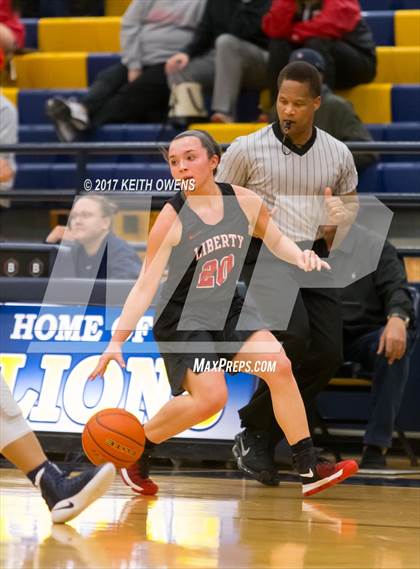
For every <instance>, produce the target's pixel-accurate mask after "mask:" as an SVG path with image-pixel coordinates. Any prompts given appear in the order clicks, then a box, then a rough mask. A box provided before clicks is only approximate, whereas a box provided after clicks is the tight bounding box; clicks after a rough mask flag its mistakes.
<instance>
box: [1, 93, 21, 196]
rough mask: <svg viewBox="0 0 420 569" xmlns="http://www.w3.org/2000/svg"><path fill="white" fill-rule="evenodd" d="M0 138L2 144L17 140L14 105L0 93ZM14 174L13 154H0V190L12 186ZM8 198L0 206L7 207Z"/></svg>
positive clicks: (13, 142)
mask: <svg viewBox="0 0 420 569" xmlns="http://www.w3.org/2000/svg"><path fill="white" fill-rule="evenodd" d="M0 140H1V142H2V144H16V143H17V140H18V114H17V110H16V107H15V106H14V105H13V104H12V103H11V102H10V101H9V99H7V98H6V97H4V96H3V95H1V94H0ZM15 175H16V162H15V156H14V154H0V191H6V192H7V191H9V190H11V189H12V188H13V184H14V181H15ZM9 205H10V200H0V207H2V206H3V207H9Z"/></svg>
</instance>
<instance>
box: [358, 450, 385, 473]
mask: <svg viewBox="0 0 420 569" xmlns="http://www.w3.org/2000/svg"><path fill="white" fill-rule="evenodd" d="M360 468H364V469H366V470H383V469H384V468H386V458H385V455H384V454H383V452H382V449H381V448H380V447H377V446H373V445H368V446H367V447H366V448H365V450H364V451H363V455H362V460H361V461H360Z"/></svg>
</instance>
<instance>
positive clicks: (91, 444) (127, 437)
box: [82, 408, 145, 468]
mask: <svg viewBox="0 0 420 569" xmlns="http://www.w3.org/2000/svg"><path fill="white" fill-rule="evenodd" d="M144 441H145V434H144V429H143V425H142V424H141V423H140V421H139V420H138V419H137V417H135V416H134V415H133V414H132V413H129V412H128V411H126V410H125V409H118V408H115V409H103V410H102V411H98V413H95V415H93V416H92V417H91V418H90V419H89V421H88V422H87V423H86V425H85V428H84V430H83V433H82V446H83V450H84V451H85V454H86V456H87V457H88V459H89V460H90V461H91V462H92V463H93V464H96V465H98V464H103V463H104V462H112V463H113V464H114V465H115V466H116V467H117V468H127V467H129V466H131V465H132V464H134V463H135V462H137V460H138V459H139V458H140V457H141V455H142V453H143V449H144Z"/></svg>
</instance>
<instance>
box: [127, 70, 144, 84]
mask: <svg viewBox="0 0 420 569" xmlns="http://www.w3.org/2000/svg"><path fill="white" fill-rule="evenodd" d="M140 75H141V69H129V70H128V72H127V79H128V82H129V83H132V82H133V81H135V80H136V79H138V78H139V77H140Z"/></svg>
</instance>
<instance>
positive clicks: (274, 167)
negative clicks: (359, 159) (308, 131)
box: [217, 122, 357, 241]
mask: <svg viewBox="0 0 420 569" xmlns="http://www.w3.org/2000/svg"><path fill="white" fill-rule="evenodd" d="M282 141H283V134H282V132H281V129H280V126H279V124H278V123H277V122H276V123H273V124H272V125H269V126H267V127H264V128H262V129H261V130H258V131H257V132H254V133H252V134H249V135H248V136H241V137H238V138H237V139H236V140H235V141H234V142H233V143H232V144H231V145H230V147H229V148H228V150H227V152H225V154H224V155H223V157H222V161H221V164H220V166H219V169H218V172H217V179H218V180H219V181H223V182H228V183H230V184H237V185H239V186H244V187H246V188H249V189H250V190H253V191H254V192H256V193H257V194H258V195H259V196H261V197H262V198H263V199H264V201H265V203H266V204H267V206H268V207H269V208H273V207H275V206H277V207H278V213H277V215H276V217H275V220H276V221H277V223H278V224H279V227H280V229H281V230H282V231H283V232H284V233H285V234H286V235H287V236H288V237H290V238H291V239H293V240H294V241H307V240H310V241H312V240H313V239H314V238H315V235H316V230H317V228H318V226H319V225H320V224H322V221H321V220H322V219H323V208H324V199H323V196H324V192H325V188H326V187H327V186H329V187H330V188H331V189H332V192H333V194H334V195H344V194H348V193H350V192H353V191H354V190H355V189H356V187H357V171H356V167H355V165H354V160H353V156H352V155H351V152H350V151H349V149H348V148H347V146H346V145H345V144H343V143H342V142H340V141H339V140H337V139H336V138H334V137H333V136H331V135H329V134H328V133H326V132H324V131H323V130H321V129H319V128H314V132H313V135H312V137H311V139H310V140H309V141H308V142H307V143H306V144H305V145H304V146H302V147H296V146H293V145H290V144H288V143H287V141H286V143H283V142H282ZM314 196H315V197H314ZM324 219H325V218H324Z"/></svg>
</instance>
